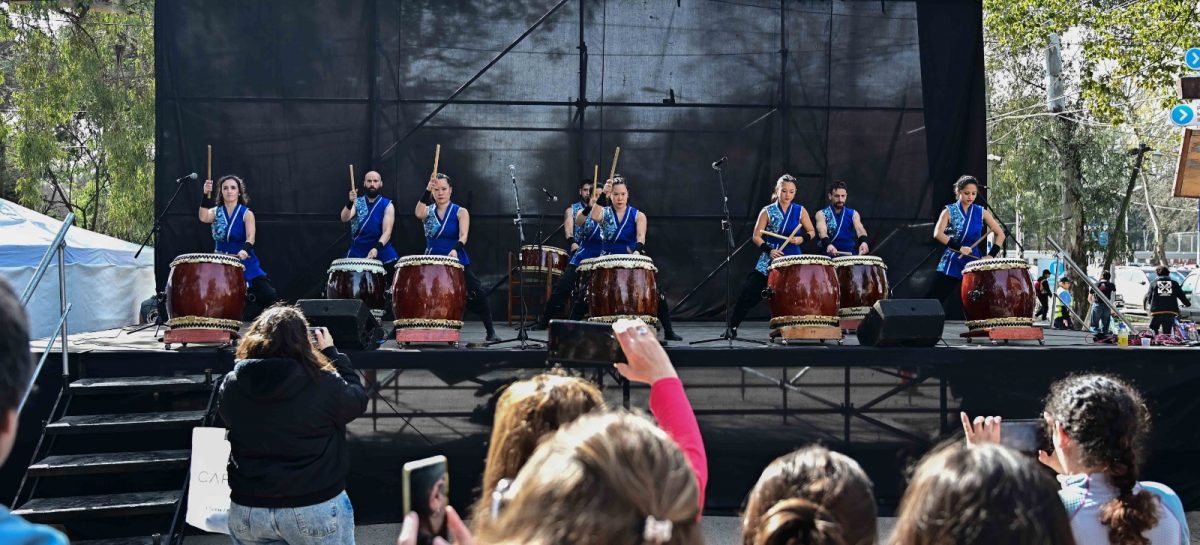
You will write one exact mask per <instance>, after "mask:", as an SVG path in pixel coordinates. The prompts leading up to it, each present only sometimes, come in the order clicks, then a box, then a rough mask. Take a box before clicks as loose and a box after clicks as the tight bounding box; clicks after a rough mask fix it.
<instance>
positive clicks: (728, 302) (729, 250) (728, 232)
mask: <svg viewBox="0 0 1200 545" xmlns="http://www.w3.org/2000/svg"><path fill="white" fill-rule="evenodd" d="M723 161H724V160H723V159H722V160H721V161H717V162H716V163H713V164H712V167H713V170H716V171H717V182H718V183H719V184H720V186H721V213H722V214H723V215H722V218H721V230H722V231H724V232H725V334H724V335H722V336H720V337H713V338H711V339H701V340H699V341H692V342H690V343H688V344H690V345H694V344H705V343H711V342H720V341H725V347H726V348H733V341H740V342H744V343H749V344H761V345H765V344H767V343H765V342H763V341H759V340H755V339H741V338H738V337H734V336H733V280H732V279H731V278H730V275H731V274H733V272H732V266H731V262H732V261H733V246H734V244H733V222H732V221H730V219H729V193H727V192H726V191H725V175H724V172H723V171H722V170H721V163H722V162H723Z"/></svg>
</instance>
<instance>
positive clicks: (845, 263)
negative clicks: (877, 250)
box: [833, 255, 887, 269]
mask: <svg viewBox="0 0 1200 545" xmlns="http://www.w3.org/2000/svg"><path fill="white" fill-rule="evenodd" d="M855 265H872V266H875V267H880V268H884V269H886V268H887V263H884V262H883V259H882V258H880V257H876V256H873V255H844V256H841V257H835V258H833V266H834V267H853V266H855Z"/></svg>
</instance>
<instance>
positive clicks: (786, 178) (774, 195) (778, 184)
mask: <svg viewBox="0 0 1200 545" xmlns="http://www.w3.org/2000/svg"><path fill="white" fill-rule="evenodd" d="M784 183H791V184H792V185H796V177H795V176H792V175H791V174H787V173H784V174H783V175H782V176H780V177H779V179H778V180H775V189H773V190H771V200H772V201H777V200H779V192H780V191H781V190H782V189H783V184H784Z"/></svg>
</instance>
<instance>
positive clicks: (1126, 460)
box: [1045, 374, 1158, 545]
mask: <svg viewBox="0 0 1200 545" xmlns="http://www.w3.org/2000/svg"><path fill="white" fill-rule="evenodd" d="M1045 410H1046V413H1047V414H1049V415H1050V416H1051V417H1052V418H1054V419H1055V420H1056V421H1057V422H1058V423H1059V425H1061V426H1062V428H1063V431H1064V432H1066V434H1067V436H1068V437H1070V438H1071V440H1072V441H1073V442H1074V443H1075V444H1076V445H1078V447H1079V453H1080V456H1081V460H1080V462H1081V463H1083V464H1084V465H1085V466H1087V467H1091V468H1095V469H1096V470H1098V471H1103V472H1104V475H1105V477H1107V479H1108V481H1109V482H1110V483H1111V484H1112V485H1113V487H1115V488H1116V489H1117V492H1118V496H1117V497H1116V498H1115V499H1113V500H1111V501H1109V502H1108V503H1106V504H1104V505H1103V506H1102V507H1101V508H1100V522H1101V523H1103V524H1104V525H1105V526H1108V527H1109V530H1108V539H1109V541H1110V542H1112V543H1113V544H1114V545H1148V544H1149V543H1150V540H1148V539H1146V538H1145V537H1143V536H1142V533H1143V532H1145V531H1146V530H1148V529H1150V528H1152V527H1154V525H1155V524H1157V523H1158V500H1157V498H1156V497H1155V496H1154V494H1153V493H1152V492H1149V491H1146V490H1143V491H1141V492H1138V493H1137V494H1134V493H1133V488H1134V485H1136V484H1137V481H1138V474H1139V467H1141V464H1142V461H1143V460H1144V459H1145V451H1144V447H1145V445H1146V440H1147V437H1148V436H1149V434H1150V410H1149V409H1148V408H1147V407H1146V402H1145V401H1144V400H1143V399H1142V394H1141V393H1139V392H1138V391H1137V388H1134V387H1133V386H1132V385H1130V384H1129V383H1127V382H1125V381H1123V380H1121V379H1119V378H1117V377H1114V376H1111V375H1100V374H1083V375H1074V376H1070V377H1067V378H1064V379H1062V380H1060V381H1058V382H1055V383H1054V384H1053V385H1051V386H1050V394H1049V395H1048V396H1047V397H1046V408H1045Z"/></svg>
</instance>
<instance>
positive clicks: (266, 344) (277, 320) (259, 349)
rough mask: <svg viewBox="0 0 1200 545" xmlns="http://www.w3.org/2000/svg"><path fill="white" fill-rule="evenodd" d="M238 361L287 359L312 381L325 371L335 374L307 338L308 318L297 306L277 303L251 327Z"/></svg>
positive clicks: (238, 349) (240, 344)
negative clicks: (295, 363)
mask: <svg viewBox="0 0 1200 545" xmlns="http://www.w3.org/2000/svg"><path fill="white" fill-rule="evenodd" d="M235 356H236V357H237V359H239V360H246V359H263V358H286V359H290V360H295V361H298V362H300V364H301V365H303V367H304V371H305V372H307V373H308V376H309V377H311V378H312V379H313V380H316V379H317V377H319V376H320V373H322V372H330V373H332V372H335V370H334V367H333V363H331V362H330V361H329V358H326V357H325V355H324V354H322V353H321V352H319V351H318V350H317V347H315V346H313V344H312V342H311V341H309V339H308V319H307V318H305V317H304V313H303V312H301V311H300V309H299V308H298V307H294V306H292V305H286V304H283V303H279V304H275V305H273V306H271V307H269V308H267V310H264V311H263V312H262V314H259V315H258V318H255V319H254V322H253V323H251V324H250V329H249V330H248V331H246V335H245V336H244V337H242V340H241V341H240V342H239V343H238V348H237V354H236V355H235Z"/></svg>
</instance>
